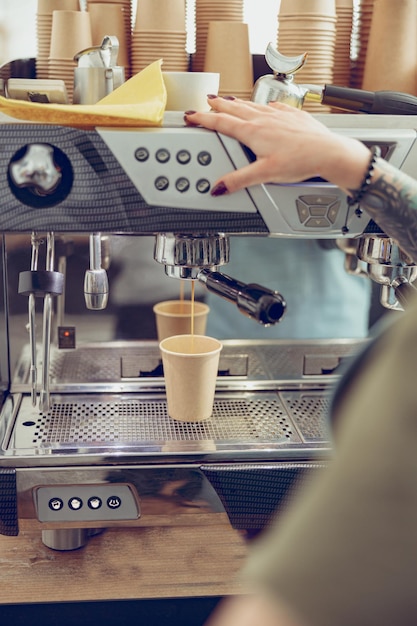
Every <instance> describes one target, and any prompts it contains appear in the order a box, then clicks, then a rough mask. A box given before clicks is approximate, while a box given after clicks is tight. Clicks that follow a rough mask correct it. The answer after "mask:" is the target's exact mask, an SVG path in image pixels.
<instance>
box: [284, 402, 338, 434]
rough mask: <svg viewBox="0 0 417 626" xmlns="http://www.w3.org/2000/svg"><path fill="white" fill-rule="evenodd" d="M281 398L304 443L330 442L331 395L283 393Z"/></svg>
mask: <svg viewBox="0 0 417 626" xmlns="http://www.w3.org/2000/svg"><path fill="white" fill-rule="evenodd" d="M281 397H282V399H283V401H284V404H285V405H286V407H287V408H288V412H289V413H290V415H291V418H292V420H293V421H294V423H295V425H296V426H297V428H298V429H299V431H300V432H301V435H302V437H303V439H304V441H307V442H318V441H329V439H330V435H329V425H328V421H327V416H328V414H329V408H330V396H329V394H323V392H322V391H321V392H319V391H317V392H314V391H309V392H305V393H304V392H301V393H300V392H297V393H282V394H281Z"/></svg>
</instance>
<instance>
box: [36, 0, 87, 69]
mask: <svg viewBox="0 0 417 626" xmlns="http://www.w3.org/2000/svg"><path fill="white" fill-rule="evenodd" d="M79 8H80V3H79V0H38V6H37V14H36V37H37V55H36V76H37V78H43V79H44V78H49V51H50V47H51V32H52V13H53V11H58V10H61V11H78V10H79Z"/></svg>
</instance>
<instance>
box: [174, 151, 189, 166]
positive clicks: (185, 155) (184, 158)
mask: <svg viewBox="0 0 417 626" xmlns="http://www.w3.org/2000/svg"><path fill="white" fill-rule="evenodd" d="M177 161H178V163H181V165H186V164H187V163H189V162H190V161H191V154H190V153H189V152H188V150H180V151H179V152H177Z"/></svg>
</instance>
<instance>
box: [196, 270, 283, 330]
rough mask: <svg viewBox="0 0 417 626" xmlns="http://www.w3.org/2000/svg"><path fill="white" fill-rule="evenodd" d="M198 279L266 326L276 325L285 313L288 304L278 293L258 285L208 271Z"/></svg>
mask: <svg viewBox="0 0 417 626" xmlns="http://www.w3.org/2000/svg"><path fill="white" fill-rule="evenodd" d="M197 278H198V280H199V281H200V282H201V283H203V284H204V285H205V286H206V287H207V289H208V290H209V291H211V292H212V293H215V294H217V295H218V296H221V297H222V298H225V299H226V300H229V302H233V303H235V304H236V306H237V308H238V309H239V311H241V312H242V313H243V314H244V315H246V316H248V317H251V318H253V319H255V320H256V321H257V322H259V323H260V324H263V325H264V326H271V325H273V324H276V323H277V322H279V321H280V320H281V318H282V316H283V315H284V313H285V310H286V307H287V304H286V302H285V300H284V298H283V296H282V295H281V294H280V293H278V291H273V290H272V289H267V288H266V287H262V285H258V284H256V283H248V284H246V283H242V282H241V281H239V280H236V279H235V278H232V277H231V276H227V275H226V274H222V273H221V272H215V271H212V270H208V269H203V270H201V271H200V272H199V273H198V275H197Z"/></svg>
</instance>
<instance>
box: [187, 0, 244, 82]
mask: <svg viewBox="0 0 417 626" xmlns="http://www.w3.org/2000/svg"><path fill="white" fill-rule="evenodd" d="M210 22H243V0H195V32H196V41H195V54H194V55H193V63H192V69H193V70H194V71H195V72H203V71H204V65H205V58H206V47H207V38H208V31H209V24H210ZM226 40H227V36H226ZM225 43H227V42H226V41H225ZM233 60H234V59H229V62H230V63H232V62H233Z"/></svg>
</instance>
